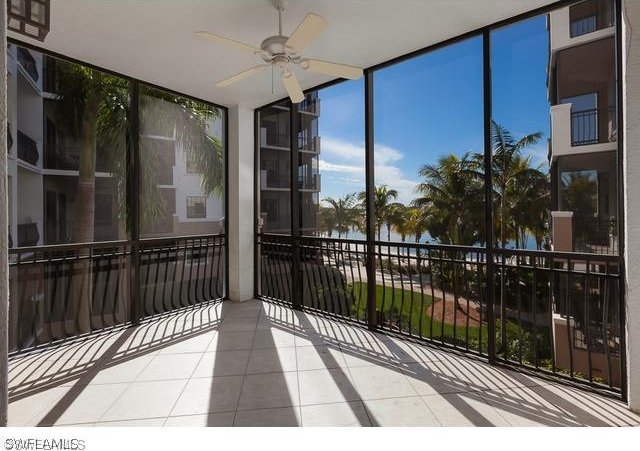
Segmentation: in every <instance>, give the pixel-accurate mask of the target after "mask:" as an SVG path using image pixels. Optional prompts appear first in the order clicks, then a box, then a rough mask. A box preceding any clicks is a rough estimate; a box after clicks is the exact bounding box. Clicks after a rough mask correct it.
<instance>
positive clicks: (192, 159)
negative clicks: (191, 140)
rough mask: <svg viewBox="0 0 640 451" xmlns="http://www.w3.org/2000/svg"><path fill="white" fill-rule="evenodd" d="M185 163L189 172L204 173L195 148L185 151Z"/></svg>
mask: <svg viewBox="0 0 640 451" xmlns="http://www.w3.org/2000/svg"><path fill="white" fill-rule="evenodd" d="M184 158H185V165H186V167H187V174H202V173H203V171H202V169H200V164H199V162H198V161H197V159H196V154H195V152H194V151H193V150H186V151H185V152H184Z"/></svg>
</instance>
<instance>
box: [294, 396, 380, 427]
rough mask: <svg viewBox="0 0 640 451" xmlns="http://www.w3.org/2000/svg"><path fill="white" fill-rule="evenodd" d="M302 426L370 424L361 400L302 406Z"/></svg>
mask: <svg viewBox="0 0 640 451" xmlns="http://www.w3.org/2000/svg"><path fill="white" fill-rule="evenodd" d="M300 409H301V412H302V425H303V426H304V427H337V426H342V427H349V426H351V427H354V426H371V422H370V421H369V416H368V415H367V411H366V410H365V407H364V405H363V404H362V402H361V401H352V402H341V403H335V404H320V405H314V406H302V407H301V408H300Z"/></svg>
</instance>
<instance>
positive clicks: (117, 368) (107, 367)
mask: <svg viewBox="0 0 640 451" xmlns="http://www.w3.org/2000/svg"><path fill="white" fill-rule="evenodd" d="M153 358H154V356H150V355H144V356H142V357H131V358H122V359H118V360H111V361H109V362H106V363H105V364H104V365H101V366H97V367H95V369H94V370H93V371H92V373H93V374H95V376H93V377H92V379H91V382H90V383H91V384H119V383H125V382H133V381H134V380H136V378H137V377H138V375H139V374H140V373H141V372H142V370H144V369H145V368H146V367H147V365H149V363H151V361H152V360H153Z"/></svg>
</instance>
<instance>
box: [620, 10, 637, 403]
mask: <svg viewBox="0 0 640 451" xmlns="http://www.w3.org/2000/svg"><path fill="white" fill-rule="evenodd" d="M622 14H623V21H622V22H623V23H622V36H623V42H624V43H625V45H624V49H623V53H624V56H623V60H622V76H623V81H624V84H625V87H624V90H623V91H624V97H623V100H624V119H625V121H624V171H625V174H624V186H625V196H624V197H625V199H624V205H625V213H626V215H625V265H626V271H627V277H626V282H627V287H626V291H627V299H626V301H627V302H626V304H627V306H626V315H627V350H626V351H627V389H628V395H629V408H630V409H632V410H635V411H638V412H640V277H638V275H639V271H640V196H638V193H640V2H639V1H637V0H625V1H624V2H623V8H622Z"/></svg>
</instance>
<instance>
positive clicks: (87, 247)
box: [9, 241, 131, 351]
mask: <svg viewBox="0 0 640 451" xmlns="http://www.w3.org/2000/svg"><path fill="white" fill-rule="evenodd" d="M129 270H130V246H129V243H128V242H127V241H113V242H106V243H92V244H71V245H62V246H37V247H22V248H15V249H10V250H9V274H10V293H11V296H10V302H9V345H10V351H20V350H23V349H26V348H32V347H35V346H38V345H42V344H46V343H49V342H53V341H57V340H61V339H64V338H68V337H71V336H74V335H79V334H84V333H88V332H91V331H95V330H99V329H103V328H107V327H110V326H115V325H118V324H124V323H126V322H128V321H130V320H131V316H130V311H131V309H130V308H129V302H128V300H127V299H128V296H126V293H127V290H128V284H127V278H126V274H127V273H128V272H129Z"/></svg>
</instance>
